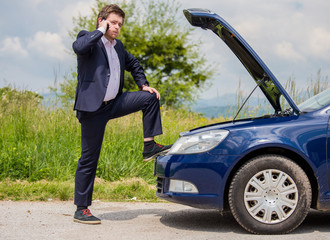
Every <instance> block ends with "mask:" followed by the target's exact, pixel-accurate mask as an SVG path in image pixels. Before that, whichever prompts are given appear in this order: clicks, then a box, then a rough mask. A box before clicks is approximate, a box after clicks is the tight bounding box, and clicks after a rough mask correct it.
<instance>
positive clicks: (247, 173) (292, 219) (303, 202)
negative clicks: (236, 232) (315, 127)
mask: <svg viewBox="0 0 330 240" xmlns="http://www.w3.org/2000/svg"><path fill="white" fill-rule="evenodd" d="M266 169H277V170H280V171H282V172H284V173H286V174H287V175H289V176H290V177H291V178H292V179H293V181H294V182H295V184H296V186H297V189H298V203H297V206H296V209H295V210H294V212H293V213H292V214H291V215H290V216H289V217H288V218H287V219H286V220H284V221H283V222H280V223H275V224H265V223H262V222H259V221H257V220H256V219H254V218H253V217H252V216H251V215H250V214H249V212H248V211H247V209H246V207H245V203H244V192H245V188H246V185H247V183H248V182H249V181H250V179H251V178H252V177H253V176H254V175H255V174H257V173H259V172H260V171H263V170H266ZM310 202H311V189H310V183H309V180H308V178H307V176H306V174H305V172H304V171H303V170H302V169H301V168H300V167H299V166H298V165H297V164H296V163H294V162H293V161H291V160H290V159H288V158H285V157H282V156H277V155H263V156H260V157H257V158H254V159H252V160H251V161H249V162H248V163H246V164H245V165H243V166H242V167H241V168H240V170H239V171H238V172H237V173H236V175H235V176H234V178H233V181H232V183H231V186H230V191H229V206H230V209H231V211H232V213H233V216H234V217H235V219H236V220H237V222H238V223H239V224H240V225H241V226H243V227H244V228H245V229H246V230H248V231H250V232H253V233H258V234H283V233H287V232H290V231H292V230H293V229H295V228H296V227H298V226H299V225H300V224H301V222H302V221H303V220H304V219H305V217H306V215H307V213H308V210H309V208H310Z"/></svg>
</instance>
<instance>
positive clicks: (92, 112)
mask: <svg viewBox="0 0 330 240" xmlns="http://www.w3.org/2000/svg"><path fill="white" fill-rule="evenodd" d="M124 19H125V13H124V12H123V11H122V9H120V8H119V7H118V6H117V5H115V4H111V5H107V6H105V7H104V8H103V9H102V10H101V11H100V13H99V15H98V18H97V24H96V30H95V31H93V32H88V31H81V32H79V34H78V36H77V39H76V40H75V41H74V43H73V45H72V47H73V50H74V52H75V53H76V55H77V62H78V83H77V89H76V96H75V104H74V110H76V111H77V118H78V120H79V122H80V123H81V157H80V159H79V161H78V166H77V170H76V175H75V195H74V197H75V198H74V203H75V205H77V210H76V212H75V214H74V221H75V222H80V223H87V224H99V223H101V221H100V219H98V218H96V217H95V216H93V215H92V214H91V212H90V211H89V209H88V206H90V205H91V202H92V194H93V186H94V179H95V174H96V168H97V162H98V159H99V155H100V150H101V145H102V141H103V135H104V130H105V126H106V124H107V122H108V121H109V120H110V119H113V118H118V117H122V116H125V115H127V114H130V113H133V112H137V111H140V110H142V112H143V134H144V151H143V154H142V155H143V158H144V160H145V161H149V160H152V159H153V158H154V157H155V156H157V155H160V154H164V153H165V152H167V151H168V150H169V149H170V147H171V146H163V145H160V144H157V143H156V142H155V141H154V136H157V135H160V134H162V125H161V118H160V106H159V99H160V95H159V92H158V91H157V90H156V89H154V88H152V87H150V86H149V85H148V81H147V79H146V76H145V74H144V71H143V69H142V67H141V65H140V64H139V62H138V60H137V59H136V58H135V57H133V56H132V55H131V54H130V53H129V52H127V51H126V50H125V48H124V46H123V44H122V42H121V41H120V40H118V39H116V38H117V37H118V35H119V33H120V29H121V27H122V25H123V23H124ZM125 70H126V71H128V72H130V73H131V74H132V76H133V78H134V80H135V82H136V84H137V86H138V87H139V88H140V90H141V91H137V92H124V93H123V85H124V72H125Z"/></svg>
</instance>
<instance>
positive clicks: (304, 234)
mask: <svg viewBox="0 0 330 240" xmlns="http://www.w3.org/2000/svg"><path fill="white" fill-rule="evenodd" d="M90 209H91V211H92V213H93V214H94V215H96V216H97V217H99V218H101V219H102V224H100V225H84V224H80V223H75V222H73V220H72V215H73V212H74V210H75V207H74V206H73V203H72V202H11V201H0V214H1V215H0V239H1V240H5V239H15V240H20V239H24V240H25V239H26V240H28V239H33V240H39V239H40V240H41V239H42V240H45V239H46V240H52V239H56V240H61V239H65V240H68V239H73V240H75V239H90V240H94V239H116V240H120V239H129V240H135V239H137V240H139V239H143V240H148V239H152V240H154V239H162V240H168V239H170V240H176V239H203V240H206V239H224V240H231V239H239V240H247V239H253V240H255V239H256V240H258V239H260V240H261V239H262V240H267V239H272V240H273V239H281V240H286V239H288V240H300V239H304V240H313V239H318V240H330V212H319V211H313V210H312V211H310V213H309V215H308V216H307V218H306V220H305V221H304V223H303V224H302V225H301V226H300V227H299V228H298V229H296V230H295V231H294V232H292V233H291V234H288V235H273V236H271V235H263V236H262V235H251V234H249V233H247V232H246V231H244V230H243V229H242V228H241V227H240V226H239V225H238V224H237V223H236V222H235V220H234V219H233V217H232V215H231V214H230V213H225V214H223V215H220V214H219V212H217V211H215V210H200V209H195V208H190V207H187V206H182V205H179V204H172V203H143V202H125V203H121V202H95V203H93V205H92V207H91V208H90Z"/></svg>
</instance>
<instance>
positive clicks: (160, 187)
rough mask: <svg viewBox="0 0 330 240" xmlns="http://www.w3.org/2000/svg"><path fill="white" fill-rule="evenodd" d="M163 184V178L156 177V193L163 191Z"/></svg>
mask: <svg viewBox="0 0 330 240" xmlns="http://www.w3.org/2000/svg"><path fill="white" fill-rule="evenodd" d="M163 185H164V178H161V177H158V178H157V186H156V187H157V193H162V192H163Z"/></svg>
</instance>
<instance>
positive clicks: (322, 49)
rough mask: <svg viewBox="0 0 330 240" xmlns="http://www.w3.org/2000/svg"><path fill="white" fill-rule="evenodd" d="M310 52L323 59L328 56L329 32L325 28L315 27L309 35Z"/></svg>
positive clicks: (329, 45)
mask: <svg viewBox="0 0 330 240" xmlns="http://www.w3.org/2000/svg"><path fill="white" fill-rule="evenodd" d="M309 44H310V49H311V54H313V55H314V56H318V57H321V58H323V59H329V58H330V32H328V31H327V30H326V29H324V28H321V27H317V28H315V29H313V30H312V31H311V34H310V35H309Z"/></svg>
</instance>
